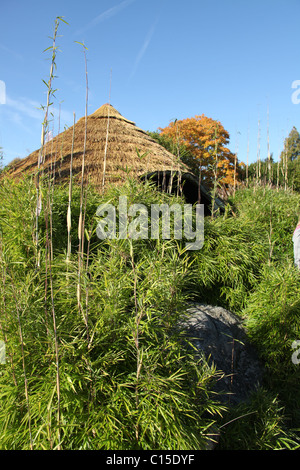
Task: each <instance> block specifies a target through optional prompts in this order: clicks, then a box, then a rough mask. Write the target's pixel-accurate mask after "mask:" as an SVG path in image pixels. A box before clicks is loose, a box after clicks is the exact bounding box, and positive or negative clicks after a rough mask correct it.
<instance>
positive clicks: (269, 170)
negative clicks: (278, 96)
mask: <svg viewBox="0 0 300 470" xmlns="http://www.w3.org/2000/svg"><path fill="white" fill-rule="evenodd" d="M267 148H268V184H269V186H270V187H271V185H272V174H271V154H270V136H269V106H268V110H267Z"/></svg>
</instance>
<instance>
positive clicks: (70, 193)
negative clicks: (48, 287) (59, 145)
mask: <svg viewBox="0 0 300 470" xmlns="http://www.w3.org/2000/svg"><path fill="white" fill-rule="evenodd" d="M74 141H75V113H73V135H72V149H71V159H70V181H69V201H68V211H67V230H68V246H67V262H68V261H69V260H70V256H71V203H72V181H73V153H74Z"/></svg>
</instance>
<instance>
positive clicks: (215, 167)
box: [211, 126, 218, 219]
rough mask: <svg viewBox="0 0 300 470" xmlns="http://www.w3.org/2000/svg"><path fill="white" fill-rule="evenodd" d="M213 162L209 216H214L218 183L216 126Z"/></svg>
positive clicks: (216, 130)
mask: <svg viewBox="0 0 300 470" xmlns="http://www.w3.org/2000/svg"><path fill="white" fill-rule="evenodd" d="M214 156H215V164H214V168H213V173H214V187H213V195H212V204H211V218H212V219H213V218H214V213H215V200H216V193H217V185H218V126H217V127H216V129H215V150H214Z"/></svg>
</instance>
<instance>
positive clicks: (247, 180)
mask: <svg viewBox="0 0 300 470" xmlns="http://www.w3.org/2000/svg"><path fill="white" fill-rule="evenodd" d="M246 185H247V188H248V187H249V127H248V133H247V165H246Z"/></svg>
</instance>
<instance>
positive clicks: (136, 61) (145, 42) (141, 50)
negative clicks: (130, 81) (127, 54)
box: [130, 18, 158, 78]
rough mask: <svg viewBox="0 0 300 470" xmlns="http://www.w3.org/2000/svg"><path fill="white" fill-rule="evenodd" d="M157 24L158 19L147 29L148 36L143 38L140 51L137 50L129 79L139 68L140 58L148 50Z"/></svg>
mask: <svg viewBox="0 0 300 470" xmlns="http://www.w3.org/2000/svg"><path fill="white" fill-rule="evenodd" d="M157 23H158V18H157V19H156V20H155V22H154V23H153V25H152V26H151V28H150V29H149V31H148V34H147V36H146V38H145V41H144V43H143V45H142V47H141V49H140V50H139V53H138V55H137V56H136V59H135V62H134V65H133V69H132V72H131V74H130V78H132V77H133V76H134V74H135V73H136V71H137V68H138V66H139V63H140V62H141V60H142V58H143V57H144V55H145V52H146V50H147V49H148V47H149V44H150V42H151V39H152V36H153V34H154V31H155V28H156V25H157Z"/></svg>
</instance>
